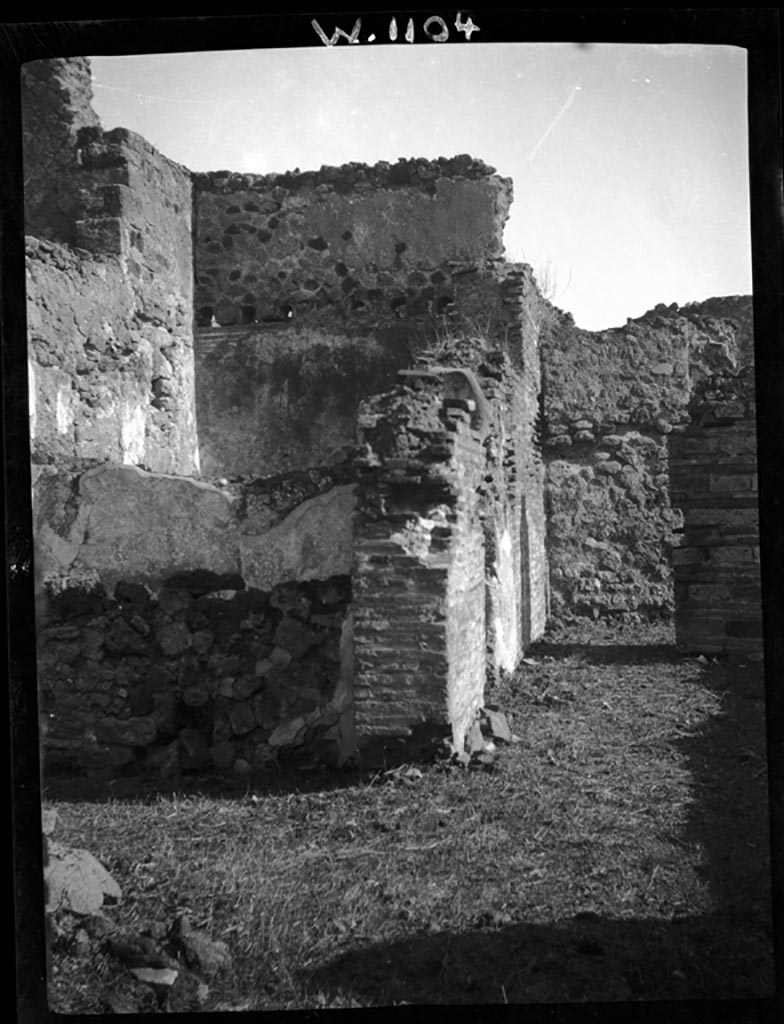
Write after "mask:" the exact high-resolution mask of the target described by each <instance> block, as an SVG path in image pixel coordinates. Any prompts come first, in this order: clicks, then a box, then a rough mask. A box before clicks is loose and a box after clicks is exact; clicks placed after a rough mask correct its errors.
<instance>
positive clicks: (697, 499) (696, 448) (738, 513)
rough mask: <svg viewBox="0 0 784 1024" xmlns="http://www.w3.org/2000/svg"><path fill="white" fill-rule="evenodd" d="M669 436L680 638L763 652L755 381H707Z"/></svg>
mask: <svg viewBox="0 0 784 1024" xmlns="http://www.w3.org/2000/svg"><path fill="white" fill-rule="evenodd" d="M690 412H691V416H692V421H691V423H690V424H689V426H688V427H687V428H686V429H685V430H684V431H683V432H682V433H678V434H674V435H673V436H672V437H671V439H670V475H671V480H672V499H673V502H675V503H677V504H678V505H679V506H680V507H681V509H682V510H683V536H682V542H681V544H680V546H679V547H677V548H676V549H675V551H674V552H673V561H674V571H675V588H676V602H675V631H676V640H677V642H678V644H680V645H681V646H682V647H683V648H684V649H686V650H688V651H699V652H703V653H738V654H748V653H750V652H751V653H758V654H761V653H762V605H761V590H760V566H759V511H758V503H757V446H756V427H755V402H754V380H753V374H752V372H751V371H750V370H747V371H746V372H744V373H741V374H739V375H738V376H736V377H725V378H717V379H715V380H712V381H706V382H705V383H704V384H703V386H701V387H700V388H699V389H698V390H697V391H696V393H695V396H694V399H693V401H692V404H691V406H690Z"/></svg>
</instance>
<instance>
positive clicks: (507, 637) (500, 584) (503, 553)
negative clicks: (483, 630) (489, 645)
mask: <svg viewBox="0 0 784 1024" xmlns="http://www.w3.org/2000/svg"><path fill="white" fill-rule="evenodd" d="M497 551H498V557H497V558H496V562H495V566H494V568H495V588H496V602H495V608H496V615H495V636H496V644H495V662H496V665H497V666H498V667H499V668H502V669H504V670H505V671H506V672H511V671H513V670H514V668H515V666H516V664H517V659H518V658H519V656H520V631H519V623H518V618H519V607H518V601H517V595H516V593H515V575H514V563H513V554H512V538H511V536H510V535H509V529H508V528H507V527H504V529H503V531H502V533H501V536H500V539H499V540H498V544H497Z"/></svg>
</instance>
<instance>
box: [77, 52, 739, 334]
mask: <svg viewBox="0 0 784 1024" xmlns="http://www.w3.org/2000/svg"><path fill="white" fill-rule="evenodd" d="M91 62H92V67H93V89H94V93H95V108H96V110H97V112H98V114H99V116H100V117H101V120H102V122H103V124H104V127H105V128H107V129H108V128H114V127H117V126H122V127H125V128H129V129H131V130H133V131H136V132H139V133H140V134H141V135H143V136H144V137H145V138H146V139H148V141H150V142H151V143H152V144H153V145H154V146H156V147H157V148H158V149H160V150H161V152H163V153H164V154H166V155H167V156H169V157H171V158H172V159H174V160H176V161H178V162H179V163H182V164H184V165H185V166H186V167H189V168H190V169H191V170H194V171H204V170H221V169H227V170H234V171H251V172H255V173H261V174H267V173H272V172H282V171H286V170H293V169H294V168H296V167H298V168H300V169H301V170H310V169H316V168H319V167H321V166H322V165H323V164H328V165H338V164H343V163H348V162H350V161H358V162H362V163H375V162H376V161H378V160H387V161H390V162H394V161H395V160H397V159H398V158H399V157H426V158H431V159H432V158H435V157H438V156H454V155H455V154H458V153H470V154H471V155H472V156H474V157H478V158H480V159H482V160H484V161H485V162H486V163H488V164H490V165H492V166H493V167H495V168H496V170H497V171H498V172H499V174H502V175H504V176H505V177H510V178H512V179H513V181H514V192H515V200H514V203H513V205H512V210H511V214H510V218H509V221H508V224H507V227H506V232H505V236H504V238H505V244H506V250H507V256H508V258H509V259H511V260H515V261H524V262H526V263H530V264H531V265H532V266H533V268H534V270H535V271H536V272H537V276H538V277H539V278H540V283H542V284H543V285H544V286H545V290H546V291H547V292H548V293H549V295H550V297H551V298H552V300H553V301H554V302H555V303H556V305H558V306H560V307H561V308H562V309H565V310H568V311H570V312H571V313H572V314H573V316H574V318H575V320H576V322H577V324H578V326H580V327H585V328H589V329H592V330H596V329H600V328H603V327H611V326H617V325H620V324H623V323H624V322H625V320H626V318H627V317H636V316H640V315H641V314H642V313H644V312H645V311H646V310H647V309H650V308H651V307H653V306H654V305H656V303H658V302H666V303H671V302H678V303H680V304H683V303H685V302H689V301H693V300H701V299H705V298H709V297H711V296H714V295H737V294H746V293H750V292H751V231H750V221H749V186H748V131H747V115H746V52H745V50H743V49H740V48H738V47H732V46H698V45H693V44H684V45H680V44H638V45H629V44H592V45H590V46H578V45H575V44H570V43H503V44H482V43H479V42H472V43H471V45H445V46H434V45H432V44H430V45H422V46H416V45H413V46H405V45H404V46H400V45H388V46H378V47H367V46H365V47H362V46H348V45H340V46H334V47H324V48H318V47H316V48H301V49H280V50H275V49H263V50H233V51H231V50H227V51H223V52H204V53H174V54H152V55H147V56H128V57H100V56H94V57H91Z"/></svg>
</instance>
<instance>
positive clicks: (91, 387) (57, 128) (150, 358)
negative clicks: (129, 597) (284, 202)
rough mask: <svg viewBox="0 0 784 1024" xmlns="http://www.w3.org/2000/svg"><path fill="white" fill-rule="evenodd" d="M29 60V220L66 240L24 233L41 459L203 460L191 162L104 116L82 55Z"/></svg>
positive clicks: (193, 466) (178, 467)
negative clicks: (92, 104) (178, 160)
mask: <svg viewBox="0 0 784 1024" xmlns="http://www.w3.org/2000/svg"><path fill="white" fill-rule="evenodd" d="M25 70H26V74H27V81H28V82H29V83H30V88H29V89H26V91H25V95H24V100H23V111H24V123H25V139H26V145H25V174H26V176H29V177H30V179H31V181H34V182H35V181H38V182H40V183H41V187H40V188H35V187H33V186H32V185H31V187H30V188H29V190H28V189H26V200H27V208H26V210H27V215H28V217H29V220H28V223H27V231H28V232H29V233H38V234H39V235H40V236H44V237H46V238H53V239H56V240H57V241H58V242H63V243H67V244H63V245H61V244H54V243H50V242H42V241H40V240H39V241H34V240H31V242H30V244H29V246H28V261H27V262H28V276H27V309H28V336H29V355H30V398H31V421H32V423H31V426H32V439H33V459H34V461H36V462H40V463H51V462H53V461H55V460H56V461H58V462H59V461H61V460H63V459H70V460H87V461H88V462H89V461H93V462H94V461H96V460H97V461H105V460H107V459H108V460H112V461H117V462H121V463H126V464H130V465H142V466H145V467H146V468H148V469H152V470H155V471H159V472H174V473H182V474H193V473H195V472H198V446H197V442H196V429H195V418H194V373H193V335H192V330H193V328H192V323H193V270H192V246H191V185H190V177H189V174H188V172H187V171H185V170H184V169H183V168H181V167H179V166H178V165H177V164H175V163H173V162H172V161H170V160H168V159H167V158H165V157H163V156H162V155H161V154H160V153H158V152H157V151H156V150H155V149H153V147H151V146H150V145H149V144H148V143H147V142H145V141H144V140H143V139H142V138H141V137H139V136H137V135H134V134H133V133H131V132H126V131H123V130H121V129H116V130H115V131H113V132H108V133H104V132H103V131H102V130H101V128H100V127H99V126H98V125H97V124H95V121H96V120H97V119H96V118H95V116H94V115H93V114H91V111H90V108H89V98H90V95H91V92H90V76H89V67H88V66H87V64H86V62H84V61H75V62H71V61H42V62H36V64H35V65H28V66H27V68H26V69H25ZM28 72H29V73H28ZM53 97H54V100H53ZM55 101H56V102H55ZM58 103H59V104H60V106H59V108H58V106H57V104H58ZM58 109H59V114H58ZM52 150H56V152H57V154H58V160H59V159H60V157H62V161H64V162H63V164H62V166H61V165H60V164H58V169H57V172H56V173H55V174H54V175H53V176H52V173H51V162H50V160H49V155H50V153H51V151H52ZM46 181H50V182H52V184H51V188H49V187H48V186H47V187H44V183H45V182H46ZM63 196H65V197H66V198H63ZM66 199H67V201H66Z"/></svg>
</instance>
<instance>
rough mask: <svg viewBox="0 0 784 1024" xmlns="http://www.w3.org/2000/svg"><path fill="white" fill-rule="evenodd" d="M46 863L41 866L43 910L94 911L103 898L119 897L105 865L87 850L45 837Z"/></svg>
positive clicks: (118, 888)
mask: <svg viewBox="0 0 784 1024" xmlns="http://www.w3.org/2000/svg"><path fill="white" fill-rule="evenodd" d="M46 843H47V849H48V856H49V863H48V865H47V866H46V868H45V869H44V879H45V882H46V891H47V899H46V910H47V913H50V914H51V913H54V912H55V911H57V910H70V911H71V912H72V913H74V914H83V915H88V914H95V913H96V912H97V911H98V910H100V908H101V907H102V906H103V904H104V902H105V901H107V902H112V901H116V900H119V899H120V898H121V897H122V890H121V889H120V887H119V885H118V884H117V882H116V881H115V880H114V879H113V878H112V876H111V875H110V874H109V872H108V871H107V870H106V868H105V867H104V866H103V865H102V864H101V863H100V862H99V861H98V860H96V858H95V857H93V855H92V854H91V853H89V852H88V851H87V850H76V849H72V848H70V847H68V846H64V845H63V844H62V843H58V842H54V841H52V840H50V839H48V838H47V840H46Z"/></svg>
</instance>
